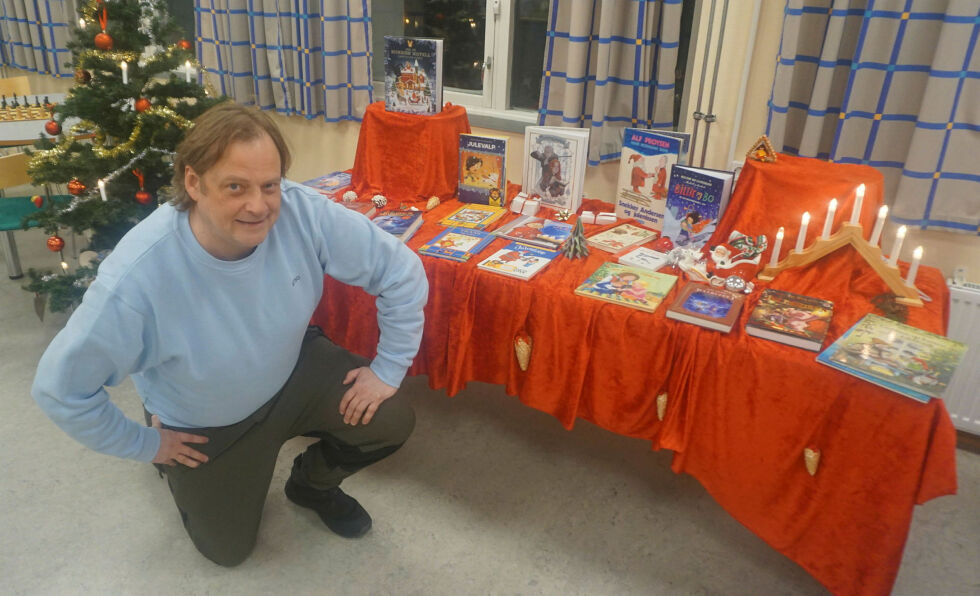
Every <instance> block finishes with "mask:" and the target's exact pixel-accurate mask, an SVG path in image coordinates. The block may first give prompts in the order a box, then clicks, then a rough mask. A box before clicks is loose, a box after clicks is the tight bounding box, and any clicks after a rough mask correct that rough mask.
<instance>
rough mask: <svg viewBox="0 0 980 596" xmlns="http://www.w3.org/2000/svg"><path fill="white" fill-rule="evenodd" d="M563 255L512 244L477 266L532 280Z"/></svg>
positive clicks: (518, 243) (555, 251)
mask: <svg viewBox="0 0 980 596" xmlns="http://www.w3.org/2000/svg"><path fill="white" fill-rule="evenodd" d="M559 254H561V253H559V252H558V251H557V250H547V249H544V248H537V247H534V246H528V245H526V244H522V243H520V242H511V243H510V244H508V245H507V246H505V247H504V248H502V249H500V250H498V251H497V252H495V253H493V254H492V255H490V256H489V257H487V258H486V259H484V260H483V261H481V262H480V263H478V264H477V267H478V268H480V269H484V270H486V271H492V272H493V273H500V274H502V275H509V276H511V277H517V278H520V279H531V278H532V277H534V275H536V274H537V273H539V272H540V271H541V270H542V269H544V268H545V267H547V266H548V264H549V263H551V262H552V261H554V260H555V258H556V257H557V256H558V255H559Z"/></svg>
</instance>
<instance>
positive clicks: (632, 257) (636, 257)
mask: <svg viewBox="0 0 980 596" xmlns="http://www.w3.org/2000/svg"><path fill="white" fill-rule="evenodd" d="M616 260H617V261H618V262H620V263H622V264H623V265H630V266H633V267H640V268H643V269H648V270H650V271H656V270H657V269H660V268H661V267H663V266H664V265H666V264H667V255H665V254H664V253H662V252H657V251H655V250H653V249H652V248H647V247H645V246H638V247H636V248H634V249H632V250H629V251H627V252H624V253H623V254H621V255H619V258H618V259H616Z"/></svg>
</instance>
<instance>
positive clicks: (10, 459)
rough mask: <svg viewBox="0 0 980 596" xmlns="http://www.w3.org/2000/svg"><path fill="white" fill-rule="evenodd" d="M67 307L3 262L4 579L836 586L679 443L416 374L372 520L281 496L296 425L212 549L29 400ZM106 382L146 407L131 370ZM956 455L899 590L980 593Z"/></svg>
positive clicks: (26, 256)
mask: <svg viewBox="0 0 980 596" xmlns="http://www.w3.org/2000/svg"><path fill="white" fill-rule="evenodd" d="M17 236H18V245H19V247H20V249H21V255H22V259H23V262H24V265H25V267H27V266H35V267H42V266H44V267H50V266H56V264H57V263H56V262H55V259H54V258H53V256H52V255H51V254H50V253H48V252H47V251H46V250H45V248H44V236H43V234H40V233H39V232H37V231H31V232H19V233H18V234H17ZM0 268H2V265H0ZM64 320H65V319H64V317H63V316H48V317H47V318H46V319H45V321H44V322H43V323H41V322H39V321H38V320H37V318H36V316H35V315H34V311H33V306H32V302H31V298H30V296H29V295H28V294H27V293H25V292H23V291H22V290H21V289H20V282H15V281H11V280H8V279H7V276H6V272H5V271H3V270H2V269H0V437H2V445H3V449H2V450H0V593H4V594H7V593H13V594H147V593H162V594H177V593H190V594H205V593H208V594H211V593H213V594H226V593H227V594H263V593H264V594H427V595H428V594H823V593H825V590H824V589H823V588H822V587H821V586H820V585H819V584H818V583H817V582H816V581H815V580H814V579H813V578H811V577H810V576H809V575H807V574H806V573H805V572H804V571H803V570H802V569H800V568H799V567H798V566H796V564H794V563H793V562H792V561H790V560H789V559H787V558H785V557H784V556H782V555H780V554H779V553H777V552H775V551H774V550H772V549H770V548H769V547H768V546H767V545H766V544H764V543H763V542H762V540H760V539H759V538H757V537H756V536H755V535H754V534H752V533H751V532H750V531H749V530H747V529H746V528H744V527H743V526H741V525H740V524H739V523H738V522H736V521H735V520H734V519H732V518H731V517H729V516H728V515H727V514H726V513H725V512H724V511H723V510H722V509H721V507H719V506H718V504H716V503H715V502H714V501H713V500H712V499H711V497H709V496H708V495H707V494H706V493H705V491H704V490H703V489H702V488H701V486H700V485H699V484H698V483H697V481H696V480H694V479H693V478H691V477H689V476H677V475H674V474H673V473H671V472H670V469H669V463H670V454H669V453H666V452H662V453H657V452H652V451H650V449H649V445H648V444H647V443H646V442H643V441H638V440H632V439H627V438H624V437H620V436H617V435H614V434H611V433H608V432H606V431H603V430H602V429H599V428H596V427H594V426H591V425H589V424H587V423H579V424H578V425H577V427H576V428H575V430H574V431H572V432H567V431H565V430H564V429H563V428H562V427H561V426H560V425H559V424H558V423H557V422H556V421H555V420H554V419H552V418H551V417H549V416H547V415H545V414H542V413H540V412H536V411H533V410H531V409H529V408H526V407H524V406H522V405H520V403H519V402H517V400H516V399H514V398H511V397H508V396H506V395H505V394H504V393H503V391H502V390H500V389H499V388H497V387H494V386H488V385H480V384H474V385H472V386H471V387H470V388H469V389H467V390H466V391H465V392H464V393H463V394H461V395H460V396H458V397H456V398H454V399H448V398H447V397H446V396H445V394H444V393H443V392H440V391H432V390H430V389H428V386H427V382H426V379H425V378H414V379H410V380H408V381H407V394H408V395H410V396H411V399H412V400H413V401H414V404H415V407H416V411H417V413H418V420H419V422H418V427H417V430H416V432H415V435H414V436H413V438H412V439H411V440H410V441H409V443H408V444H407V445H406V446H405V447H404V449H402V450H401V451H400V452H398V453H396V454H395V455H394V456H392V457H391V458H389V459H388V460H385V461H383V462H381V463H379V464H377V465H376V466H374V467H372V468H369V469H367V470H365V471H363V472H361V473H360V474H358V475H356V476H354V477H352V478H351V479H349V480H348V481H347V482H345V484H344V487H345V488H346V489H347V490H348V492H350V493H351V494H353V495H354V496H356V497H358V498H359V499H360V500H361V501H362V503H363V504H364V505H365V506H366V508H367V509H368V510H369V511H370V512H371V513H372V514H373V516H374V520H375V525H374V529H373V530H372V531H371V532H370V533H369V534H368V535H367V536H366V537H364V538H362V539H360V540H355V541H350V540H344V539H341V538H338V537H336V536H333V535H332V534H330V533H329V532H328V531H327V530H325V528H323V527H322V526H321V525H320V522H319V520H318V519H317V518H316V517H315V515H314V514H313V513H311V512H309V511H307V510H303V509H299V508H297V507H295V506H293V505H292V504H290V503H289V502H287V501H286V499H285V496H284V495H283V492H282V485H283V483H284V482H285V479H286V474H287V472H288V467H289V462H290V461H291V459H292V457H293V456H294V455H295V454H296V453H297V452H298V451H300V450H301V449H302V448H303V446H304V445H305V444H306V440H305V439H297V440H294V441H292V442H290V443H288V444H287V445H286V446H285V447H284V448H283V450H282V452H281V454H280V462H279V467H278V468H277V470H276V476H275V479H274V481H273V485H272V487H271V489H270V492H269V498H268V501H267V504H266V508H265V516H264V520H263V525H262V529H261V536H260V539H259V543H258V546H257V547H256V549H255V552H254V553H253V555H252V557H251V558H250V559H249V560H248V561H246V562H245V563H244V564H243V565H242V566H240V567H238V568H236V569H224V568H220V567H217V566H215V565H214V564H212V563H210V562H209V561H207V560H205V559H204V558H203V557H201V556H200V555H198V553H197V551H195V549H194V547H193V546H192V545H191V543H190V541H189V540H188V539H187V538H186V536H185V535H184V531H183V529H182V527H181V524H180V521H179V519H178V516H177V513H176V511H175V509H174V506H173V503H172V501H171V500H170V496H169V493H168V490H167V487H166V483H165V482H164V481H163V480H161V479H160V478H158V477H157V475H156V473H155V472H154V470H153V469H152V468H151V467H150V466H148V465H145V464H138V463H134V462H129V461H123V460H117V459H113V458H109V457H104V456H101V455H98V454H95V453H92V452H89V451H87V450H86V449H84V448H83V447H81V446H80V445H78V444H76V443H74V442H73V441H72V440H70V439H68V438H67V437H66V436H65V435H63V434H62V433H61V432H60V431H59V430H58V429H57V428H56V427H55V426H54V425H53V424H52V423H51V422H49V421H48V420H47V419H46V418H45V417H44V415H43V414H42V413H41V411H40V410H39V409H38V408H37V407H36V406H35V405H34V403H33V401H32V400H31V398H30V396H29V393H28V391H29V388H30V384H31V380H32V378H33V374H34V366H35V364H36V362H37V360H38V358H39V357H40V355H41V353H42V352H43V350H44V348H45V346H46V345H47V343H48V342H49V341H50V339H51V338H52V337H53V336H54V334H55V333H57V331H58V329H59V328H60V326H61V325H62V324H63V323H64ZM113 395H114V401H115V402H116V403H117V404H119V406H120V407H121V408H123V409H124V411H126V412H127V413H128V414H129V415H130V416H133V417H134V418H135V417H138V416H139V414H140V406H139V401H138V398H137V396H136V394H135V392H134V390H133V388H132V385H131V384H129V383H128V382H127V383H126V384H124V385H122V386H121V387H119V388H117V389H115V390H114V391H113ZM957 459H958V464H959V485H960V492H959V494H958V495H956V496H952V497H944V498H941V499H938V500H935V501H932V502H930V503H928V504H927V505H925V506H923V507H918V508H917V510H916V513H915V520H914V523H913V525H912V531H911V534H910V537H909V541H908V545H907V547H906V551H905V559H904V562H903V564H902V569H901V572H900V574H899V578H898V582H897V584H896V587H895V593H896V594H903V595H904V594H907V595H913V594H925V593H933V594H944V595H946V594H977V593H980V566H978V565H977V562H978V561H980V514H978V513H980V456H978V455H976V454H972V453H966V452H962V451H961V452H959V453H958V458H957Z"/></svg>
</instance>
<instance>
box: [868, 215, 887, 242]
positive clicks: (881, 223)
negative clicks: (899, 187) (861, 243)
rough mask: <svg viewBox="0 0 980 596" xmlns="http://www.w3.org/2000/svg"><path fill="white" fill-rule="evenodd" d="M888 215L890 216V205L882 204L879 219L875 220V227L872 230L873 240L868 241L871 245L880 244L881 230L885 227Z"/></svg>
mask: <svg viewBox="0 0 980 596" xmlns="http://www.w3.org/2000/svg"><path fill="white" fill-rule="evenodd" d="M886 217H888V205H882V206H881V209H878V220H877V221H875V227H874V229H873V230H872V231H871V240H869V241H868V242H869V243H870V244H871V246H878V240H879V239H880V238H881V230H882V229H884V227H885V218H886Z"/></svg>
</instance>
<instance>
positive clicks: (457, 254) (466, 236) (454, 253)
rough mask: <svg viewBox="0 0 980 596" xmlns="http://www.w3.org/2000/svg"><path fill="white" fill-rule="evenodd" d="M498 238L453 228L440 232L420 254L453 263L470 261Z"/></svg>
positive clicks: (421, 248)
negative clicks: (449, 260)
mask: <svg viewBox="0 0 980 596" xmlns="http://www.w3.org/2000/svg"><path fill="white" fill-rule="evenodd" d="M496 238H497V237H496V236H494V235H493V234H490V233H488V232H484V231H483V230H471V229H469V228H459V227H452V228H448V229H445V230H443V231H441V232H439V233H438V234H436V235H435V237H434V238H432V239H431V240H429V241H428V242H426V243H425V244H423V245H422V246H420V247H419V254H423V255H427V256H430V257H439V258H442V259H451V260H453V261H468V260H469V259H470V257H472V256H473V255H475V254H479V252H480V251H482V250H483V249H484V248H486V247H487V245H488V244H490V243H491V242H493V241H494V240H496Z"/></svg>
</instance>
